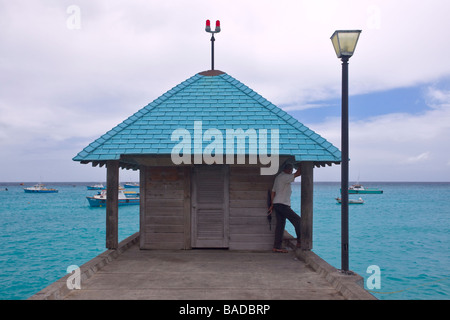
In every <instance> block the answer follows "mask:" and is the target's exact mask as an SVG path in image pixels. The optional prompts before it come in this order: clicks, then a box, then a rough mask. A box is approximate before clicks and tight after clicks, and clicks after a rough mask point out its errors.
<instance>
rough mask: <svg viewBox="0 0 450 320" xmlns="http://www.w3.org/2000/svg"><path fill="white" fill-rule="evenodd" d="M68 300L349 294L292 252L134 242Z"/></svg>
mask: <svg viewBox="0 0 450 320" xmlns="http://www.w3.org/2000/svg"><path fill="white" fill-rule="evenodd" d="M64 299H66V300H73V299H109V300H114V299H170V300H171V299H177V300H178V299H189V300H195V299H211V300H216V299H219V300H220V299H231V300H235V299H247V300H253V299H258V300H264V299H270V300H274V299H283V300H289V299H339V300H342V299H344V297H343V295H342V294H340V293H339V292H338V291H337V290H336V289H334V288H333V287H332V286H331V285H330V284H329V283H328V282H327V281H326V280H325V279H324V278H323V277H321V276H320V275H319V274H318V273H317V272H315V271H313V270H312V269H311V268H309V267H308V266H306V265H305V263H304V262H302V261H299V260H298V258H296V256H295V254H294V253H293V252H292V251H291V252H289V253H286V254H283V253H272V252H242V251H227V250H181V251H180V250H177V251H171V250H139V248H138V246H137V245H133V246H132V247H130V248H129V249H128V250H126V251H125V252H123V253H122V254H121V255H120V256H118V257H117V258H116V259H115V260H114V261H112V262H111V263H108V264H107V265H106V266H104V267H103V268H102V269H101V270H99V271H98V272H96V273H95V274H94V275H93V276H92V277H91V278H90V279H88V280H87V281H85V282H82V283H81V290H72V291H70V292H69V294H68V295H66V296H65V298H64Z"/></svg>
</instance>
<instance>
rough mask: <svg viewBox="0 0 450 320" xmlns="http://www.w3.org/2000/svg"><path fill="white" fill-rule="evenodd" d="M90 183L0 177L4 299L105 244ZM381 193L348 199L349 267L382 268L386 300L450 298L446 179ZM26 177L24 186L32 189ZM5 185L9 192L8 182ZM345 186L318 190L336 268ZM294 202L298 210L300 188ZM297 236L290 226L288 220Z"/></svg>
mask: <svg viewBox="0 0 450 320" xmlns="http://www.w3.org/2000/svg"><path fill="white" fill-rule="evenodd" d="M90 184H92V183H46V185H47V186H48V187H54V188H57V189H59V193H57V194H27V193H24V191H23V187H24V186H19V185H18V183H0V218H1V223H0V248H1V252H0V299H3V300H13V299H27V298H28V297H30V296H31V295H33V294H34V293H36V292H38V291H39V290H41V289H43V288H45V287H46V286H48V285H49V284H51V283H53V282H54V281H56V280H58V279H59V278H60V277H62V276H64V275H65V274H66V272H67V267H69V266H71V265H79V266H81V265H82V264H83V263H85V262H87V261H89V260H90V259H92V258H94V257H95V256H97V255H98V254H99V253H101V252H103V251H105V247H104V246H105V209H104V208H90V207H89V205H88V203H87V200H86V196H87V195H90V194H94V193H96V191H88V190H87V189H86V186H87V185H90ZM362 184H364V185H365V186H366V187H377V188H381V189H383V190H384V193H383V194H381V195H379V194H375V195H351V196H350V197H351V198H358V197H359V196H361V197H362V198H363V199H364V200H365V203H364V204H363V205H350V213H349V221H350V222H349V223H350V240H349V245H350V247H349V252H350V269H351V270H353V271H355V272H356V273H358V274H360V275H361V276H362V277H364V282H365V284H366V282H367V281H368V280H369V278H370V276H371V275H372V272H368V271H367V269H368V267H369V266H373V265H375V266H378V267H379V269H380V272H381V273H380V278H379V280H380V281H379V283H380V288H379V289H376V288H375V289H373V291H374V292H373V294H374V295H375V296H376V297H377V298H379V299H382V300H399V299H401V300H413V299H414V300H415V299H417V300H438V299H439V300H442V299H445V300H448V299H449V297H450V250H449V249H450V248H449V244H450V183H381V182H377V183H369V182H367V183H364V182H362ZM31 185H33V183H27V184H25V186H31ZM6 188H7V189H8V190H7V191H6V190H5V189H6ZM338 195H339V183H336V182H330V183H325V182H317V183H315V187H314V235H313V240H314V244H313V246H314V248H313V251H315V252H316V253H317V254H318V255H319V256H321V257H322V258H323V259H325V260H326V261H327V262H329V263H330V264H332V265H333V266H335V267H336V268H340V264H341V262H340V205H338V204H337V203H336V201H335V200H334V198H336V197H337V196H338ZM292 207H293V209H294V210H295V211H297V212H298V211H299V208H300V185H298V184H294V185H293V194H292ZM138 228H139V208H138V206H130V207H120V209H119V240H123V239H125V238H126V237H128V236H129V235H131V234H133V233H135V232H137V231H138ZM287 229H288V231H290V232H291V233H292V234H294V232H293V228H292V226H291V225H289V224H288V225H287Z"/></svg>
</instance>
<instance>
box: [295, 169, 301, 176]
mask: <svg viewBox="0 0 450 320" xmlns="http://www.w3.org/2000/svg"><path fill="white" fill-rule="evenodd" d="M301 174H302V172H301V171H300V168H298V169H297V171H296V172H295V173H294V178H297V177H299V176H301Z"/></svg>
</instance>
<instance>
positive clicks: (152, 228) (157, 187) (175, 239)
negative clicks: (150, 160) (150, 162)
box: [140, 167, 190, 249]
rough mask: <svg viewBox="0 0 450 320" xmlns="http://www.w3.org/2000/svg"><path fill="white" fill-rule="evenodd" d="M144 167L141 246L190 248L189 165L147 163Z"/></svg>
mask: <svg viewBox="0 0 450 320" xmlns="http://www.w3.org/2000/svg"><path fill="white" fill-rule="evenodd" d="M141 170H142V169H141ZM144 171H145V176H144V177H142V178H143V180H144V181H141V185H142V183H143V184H144V192H142V191H141V197H143V198H142V199H141V227H140V230H141V243H140V246H141V249H189V248H190V241H188V239H189V238H190V222H189V221H190V169H189V168H187V167H146V168H145V169H144ZM142 194H143V195H142Z"/></svg>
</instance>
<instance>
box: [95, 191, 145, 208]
mask: <svg viewBox="0 0 450 320" xmlns="http://www.w3.org/2000/svg"><path fill="white" fill-rule="evenodd" d="M86 199H88V201H89V205H90V206H91V207H106V190H102V191H101V192H99V193H98V194H96V195H94V196H92V197H89V196H88V197H86ZM139 203H140V197H139V196H138V194H136V196H127V195H126V194H125V193H124V191H123V190H121V189H119V206H129V205H135V204H139Z"/></svg>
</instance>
